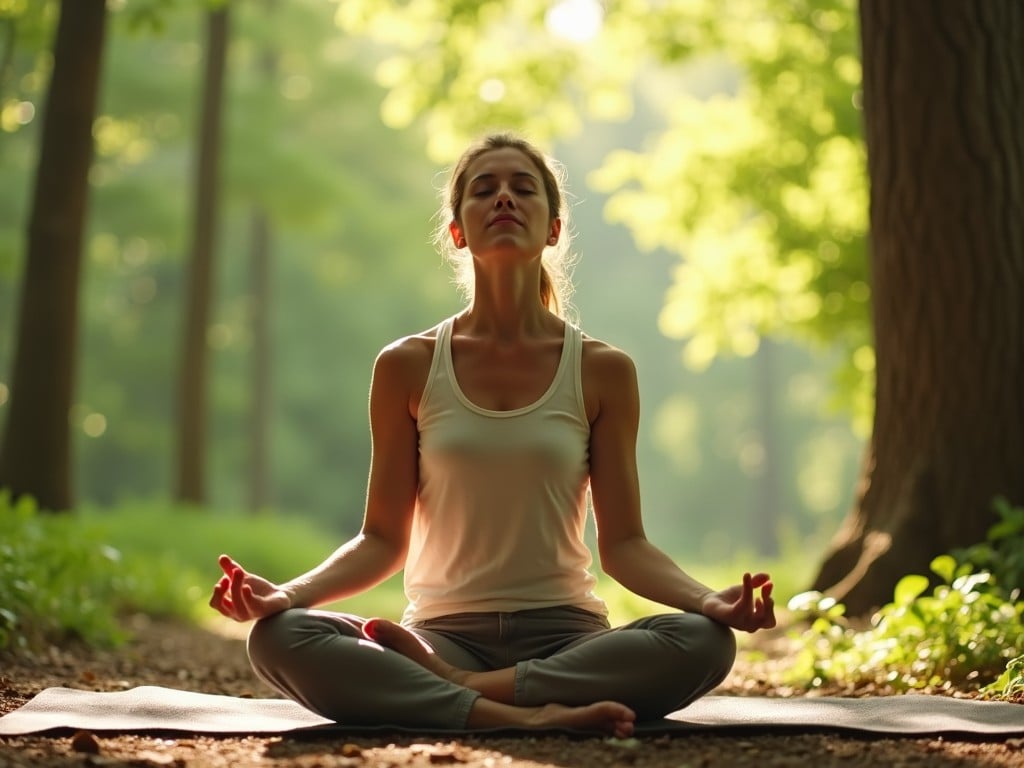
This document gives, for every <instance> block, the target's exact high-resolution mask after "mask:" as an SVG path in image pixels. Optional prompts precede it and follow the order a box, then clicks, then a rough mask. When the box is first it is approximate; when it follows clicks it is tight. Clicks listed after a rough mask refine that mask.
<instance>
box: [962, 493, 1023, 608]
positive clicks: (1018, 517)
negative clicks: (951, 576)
mask: <svg viewBox="0 0 1024 768" xmlns="http://www.w3.org/2000/svg"><path fill="white" fill-rule="evenodd" d="M993 508H994V509H995V512H996V514H997V515H998V516H999V520H998V522H996V523H995V525H993V526H992V527H991V528H989V530H988V533H987V534H986V537H985V541H983V542H980V543H978V544H974V545H972V546H970V547H967V548H965V549H958V550H954V552H953V557H954V558H955V559H956V561H957V562H958V563H963V564H966V565H969V566H970V567H971V568H972V569H974V570H976V571H986V572H988V573H991V574H992V576H993V577H994V579H993V582H992V583H993V584H994V585H995V586H996V587H998V589H999V590H1000V593H1001V595H1002V596H1003V598H1004V599H1007V600H1017V599H1019V598H1020V595H1021V590H1022V589H1024V507H1014V506H1013V505H1011V504H1010V502H1009V501H1007V500H1006V499H1005V498H998V499H996V500H995V502H994V503H993Z"/></svg>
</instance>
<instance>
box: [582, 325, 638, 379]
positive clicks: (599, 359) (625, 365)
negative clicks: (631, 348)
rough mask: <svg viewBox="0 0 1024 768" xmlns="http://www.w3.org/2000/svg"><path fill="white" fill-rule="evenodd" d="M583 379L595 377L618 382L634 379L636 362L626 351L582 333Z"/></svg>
mask: <svg viewBox="0 0 1024 768" xmlns="http://www.w3.org/2000/svg"><path fill="white" fill-rule="evenodd" d="M582 366H583V376H584V380H586V379H593V378H597V379H599V380H608V379H610V380H612V381H614V382H617V383H619V384H622V383H625V382H628V381H631V380H633V381H635V380H636V364H635V363H634V362H633V358H632V357H630V356H629V355H628V354H627V353H626V352H624V351H623V350H621V349H619V348H618V347H615V346H613V345H611V344H609V343H607V342H604V341H601V340H600V339H595V338H593V337H591V336H587V335H586V334H584V335H583V360H582Z"/></svg>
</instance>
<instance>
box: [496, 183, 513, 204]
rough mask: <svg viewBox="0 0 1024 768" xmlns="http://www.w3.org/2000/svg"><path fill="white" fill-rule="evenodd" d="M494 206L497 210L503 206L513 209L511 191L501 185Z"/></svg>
mask: <svg viewBox="0 0 1024 768" xmlns="http://www.w3.org/2000/svg"><path fill="white" fill-rule="evenodd" d="M494 204H495V206H496V207H498V208H501V207H503V206H504V207H507V208H515V206H516V202H515V198H514V197H513V196H512V190H511V189H509V187H508V186H506V185H504V184H503V185H502V186H501V187H500V188H499V189H498V194H497V196H496V197H495V202H494Z"/></svg>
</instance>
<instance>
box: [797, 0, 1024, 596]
mask: <svg viewBox="0 0 1024 768" xmlns="http://www.w3.org/2000/svg"><path fill="white" fill-rule="evenodd" d="M861 42H862V46H863V61H864V121H865V127H866V140H867V148H868V170H869V176H870V181H871V204H870V206H871V207H870V221H871V233H870V250H871V269H872V280H873V286H872V290H873V302H874V306H873V313H874V332H875V349H876V360H877V370H876V375H877V381H876V412H875V417H874V429H873V436H872V439H871V441H870V443H869V445H868V447H867V453H866V456H865V460H864V466H863V468H862V479H861V484H860V488H859V491H858V498H857V500H856V504H855V507H854V509H853V510H852V511H851V512H850V514H849V515H848V517H847V519H846V520H845V522H844V524H843V526H842V528H841V530H840V531H839V533H838V534H837V536H836V538H835V540H834V542H833V543H832V545H831V548H830V551H829V552H828V554H827V556H826V558H825V560H824V563H823V564H822V566H821V570H820V572H819V574H818V576H817V578H816V580H815V585H814V586H815V588H816V589H822V590H826V589H827V591H829V592H830V593H831V594H833V595H835V596H836V597H837V598H839V599H840V600H842V601H843V602H845V603H846V605H847V610H848V611H849V612H850V613H851V614H864V613H866V612H868V611H870V610H872V609H873V608H875V607H877V606H879V605H882V604H884V603H886V602H888V601H890V600H891V599H892V588H893V586H894V585H895V583H896V582H897V581H898V580H899V578H900V577H902V576H903V575H905V574H907V573H922V574H928V573H929V570H928V565H929V562H930V561H931V559H932V558H933V557H935V556H936V555H939V554H942V553H945V552H948V551H950V550H951V549H954V548H957V547H962V546H966V545H969V544H972V543H975V542H977V541H980V540H982V539H984V537H985V534H986V531H987V529H988V528H989V526H990V525H991V524H992V523H993V522H994V521H995V515H994V513H993V510H992V501H993V498H994V497H996V496H997V495H1002V496H1004V497H1006V498H1007V499H1008V500H1009V501H1010V502H1011V503H1014V504H1021V503H1022V502H1024V396H1022V393H1024V132H1022V131H1021V126H1022V125H1024V56H1022V55H1021V52H1022V51H1024V5H1022V4H1020V3H1019V2H1018V1H1017V0H988V1H987V2H983V3H982V2H978V3H964V2H961V1H960V0H942V1H941V2H936V0H913V1H910V0H902V1H901V2H891V0H862V2H861Z"/></svg>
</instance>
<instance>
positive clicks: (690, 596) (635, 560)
mask: <svg viewBox="0 0 1024 768" xmlns="http://www.w3.org/2000/svg"><path fill="white" fill-rule="evenodd" d="M601 566H602V568H603V570H604V572H605V573H607V574H608V575H609V576H611V577H612V578H613V579H615V580H616V581H617V582H618V583H619V584H621V585H622V586H624V587H625V588H626V589H628V590H629V591H630V592H633V593H634V594H637V595H639V596H640V597H645V598H647V599H648V600H653V601H654V602H657V603H661V604H662V605H668V606H671V607H673V608H678V609H679V610H682V611H690V612H693V613H700V612H701V611H702V606H703V604H704V599H705V598H706V597H707V596H708V595H710V594H712V593H713V592H714V590H712V589H711V588H710V587H708V586H706V585H704V584H702V583H701V582H699V581H697V580H696V579H694V578H693V577H692V576H690V575H689V574H687V573H686V572H684V571H683V570H682V569H681V568H679V566H677V565H676V564H675V562H674V561H673V560H672V559H671V558H670V557H669V556H668V555H666V554H665V553H664V552H662V551H661V550H660V549H658V548H657V547H656V546H654V545H653V544H652V543H651V542H650V541H648V540H647V539H646V538H644V537H642V536H638V537H634V538H629V539H623V540H622V541H618V542H616V543H615V544H613V545H608V546H607V547H603V548H602V549H601Z"/></svg>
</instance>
